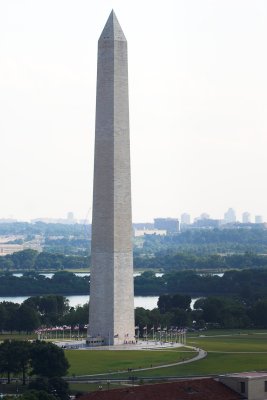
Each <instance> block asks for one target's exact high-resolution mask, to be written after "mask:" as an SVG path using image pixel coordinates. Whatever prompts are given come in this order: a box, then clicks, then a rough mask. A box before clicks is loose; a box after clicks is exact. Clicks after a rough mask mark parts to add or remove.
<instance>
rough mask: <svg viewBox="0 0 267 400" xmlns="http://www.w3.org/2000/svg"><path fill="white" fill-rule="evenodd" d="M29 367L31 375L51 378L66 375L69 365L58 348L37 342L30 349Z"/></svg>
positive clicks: (50, 344)
mask: <svg viewBox="0 0 267 400" xmlns="http://www.w3.org/2000/svg"><path fill="white" fill-rule="evenodd" d="M31 367H32V375H39V376H44V377H48V378H52V377H56V376H57V377H60V376H64V375H66V374H67V371H68V368H69V363H68V360H67V359H66V357H65V354H64V351H63V350H62V349H60V348H59V347H58V346H56V345H54V344H53V343H46V342H40V341H37V342H35V343H33V345H32V348H31Z"/></svg>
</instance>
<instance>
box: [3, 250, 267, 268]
mask: <svg viewBox="0 0 267 400" xmlns="http://www.w3.org/2000/svg"><path fill="white" fill-rule="evenodd" d="M89 266H90V256H78V255H69V256H67V255H64V254H58V253H49V252H45V251H44V252H41V253H38V252H37V251H35V250H31V249H27V250H23V251H18V252H16V253H13V254H8V255H6V256H3V257H0V271H1V270H2V271H3V272H4V271H11V270H13V271H15V270H18V271H29V270H30V271H36V272H38V271H44V270H46V271H59V270H64V269H77V268H80V269H87V268H89ZM134 267H135V268H141V269H152V268H153V269H155V268H157V269H162V270H165V271H168V270H174V269H175V270H186V269H191V270H193V269H195V270H218V269H223V270H225V269H231V268H238V269H242V268H253V267H267V256H266V255H260V254H255V253H249V252H246V253H244V254H230V255H218V254H209V255H196V254H189V253H175V252H174V251H173V250H168V252H165V251H158V252H157V254H156V255H154V256H152V255H140V254H139V255H138V254H135V256H134Z"/></svg>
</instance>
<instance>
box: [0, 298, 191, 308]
mask: <svg viewBox="0 0 267 400" xmlns="http://www.w3.org/2000/svg"><path fill="white" fill-rule="evenodd" d="M28 298H29V296H13V297H0V303H1V302H2V301H11V302H12V303H18V304H21V303H23V301H24V300H26V299H28ZM66 298H67V299H68V300H69V305H70V307H76V306H77V305H83V304H85V303H87V302H88V301H89V298H90V296H89V295H74V296H66ZM158 299H159V296H134V307H135V308H136V307H143V308H145V309H146V310H153V308H156V307H157V302H158ZM198 299H199V297H198V298H193V299H192V301H191V308H193V305H194V303H195V302H196V301H197V300H198Z"/></svg>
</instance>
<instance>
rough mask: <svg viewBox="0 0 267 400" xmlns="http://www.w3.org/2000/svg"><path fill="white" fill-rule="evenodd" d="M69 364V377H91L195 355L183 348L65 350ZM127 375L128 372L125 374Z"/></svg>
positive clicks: (157, 364)
mask: <svg viewBox="0 0 267 400" xmlns="http://www.w3.org/2000/svg"><path fill="white" fill-rule="evenodd" d="M65 354H66V356H67V359H68V361H69V363H70V369H69V375H71V376H72V375H76V376H77V375H92V374H103V373H107V374H108V373H111V372H118V371H128V368H131V369H139V368H150V367H151V365H152V366H153V367H155V366H159V365H164V364H173V363H177V362H180V361H182V360H183V359H189V358H192V357H194V356H195V355H196V354H197V353H196V352H193V351H189V350H188V349H185V348H179V349H178V350H177V351H172V350H166V351H165V350H159V351H157V350H155V351H149V350H148V351H146V350H139V351H138V350H137V351H136V350H128V351H127V350H66V351H65ZM127 373H128V374H129V372H127Z"/></svg>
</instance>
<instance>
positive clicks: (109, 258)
mask: <svg viewBox="0 0 267 400" xmlns="http://www.w3.org/2000/svg"><path fill="white" fill-rule="evenodd" d="M127 58H128V57H127V41H126V38H125V36H124V33H123V31H122V29H121V27H120V24H119V22H118V20H117V17H116V15H115V13H114V11H112V12H111V14H110V16H109V18H108V20H107V22H106V25H105V27H104V29H103V32H102V34H101V36H100V38H99V41H98V64H97V93H96V120H95V160H94V189H93V190H94V194H93V219H92V247H91V264H92V268H91V278H90V311H89V329H88V340H87V342H88V343H89V344H90V343H91V344H95V345H96V344H110V345H114V344H122V343H126V342H127V343H131V342H134V340H135V339H134V296H133V253H132V211H131V173H130V139H129V100H128V60H127Z"/></svg>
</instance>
